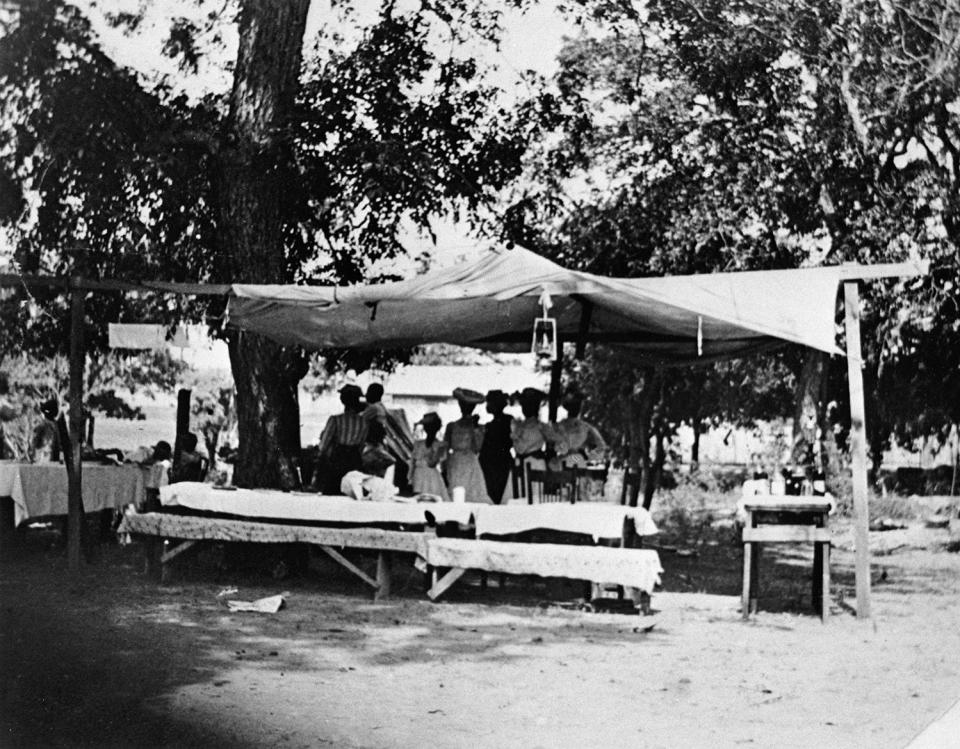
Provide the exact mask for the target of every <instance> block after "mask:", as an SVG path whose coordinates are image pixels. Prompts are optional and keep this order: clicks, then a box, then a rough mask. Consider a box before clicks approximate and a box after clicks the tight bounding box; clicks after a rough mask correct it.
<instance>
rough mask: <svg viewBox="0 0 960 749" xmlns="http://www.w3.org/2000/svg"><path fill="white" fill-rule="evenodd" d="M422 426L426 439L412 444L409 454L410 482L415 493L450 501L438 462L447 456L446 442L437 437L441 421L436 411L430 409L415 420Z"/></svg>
mask: <svg viewBox="0 0 960 749" xmlns="http://www.w3.org/2000/svg"><path fill="white" fill-rule="evenodd" d="M417 424H419V425H421V426H423V431H424V432H425V433H426V435H427V437H426V439H422V440H417V441H416V442H415V443H414V444H413V454H412V455H411V456H410V484H411V485H412V486H413V491H414V492H415V493H416V494H434V495H436V496H438V497H440V498H441V499H442V500H443V501H444V502H449V501H450V495H449V494H448V493H447V486H446V484H444V483H443V476H442V475H441V474H440V464H441V463H442V462H443V460H444V458H446V457H447V450H448V448H447V443H445V442H442V441H440V440H438V439H437V434H439V432H440V427H441V425H442V422H441V421H440V417H439V416H437V414H436V413H434V412H433V411H430V412H429V413H426V414H424V415H423V418H422V419H420V421H418V422H417Z"/></svg>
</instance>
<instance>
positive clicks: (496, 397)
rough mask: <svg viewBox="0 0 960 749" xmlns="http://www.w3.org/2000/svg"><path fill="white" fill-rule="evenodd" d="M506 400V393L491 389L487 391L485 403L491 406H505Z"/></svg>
mask: <svg viewBox="0 0 960 749" xmlns="http://www.w3.org/2000/svg"><path fill="white" fill-rule="evenodd" d="M508 400H509V399H508V398H507V394H506V393H505V392H503V391H502V390H491V391H489V392H488V393H487V403H489V404H490V405H492V406H501V407H505V406H506V405H507V402H508Z"/></svg>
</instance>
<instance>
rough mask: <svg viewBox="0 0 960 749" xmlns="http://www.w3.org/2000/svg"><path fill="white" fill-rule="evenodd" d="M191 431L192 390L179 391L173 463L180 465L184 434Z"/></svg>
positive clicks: (175, 465) (176, 465) (176, 466)
mask: <svg viewBox="0 0 960 749" xmlns="http://www.w3.org/2000/svg"><path fill="white" fill-rule="evenodd" d="M189 431H190V390H188V389H187V388H182V389H180V390H178V391H177V421H176V433H175V434H174V439H173V465H174V468H179V466H180V453H181V452H182V451H183V436H184V435H185V434H186V433H187V432H189Z"/></svg>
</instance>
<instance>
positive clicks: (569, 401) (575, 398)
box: [560, 390, 583, 408]
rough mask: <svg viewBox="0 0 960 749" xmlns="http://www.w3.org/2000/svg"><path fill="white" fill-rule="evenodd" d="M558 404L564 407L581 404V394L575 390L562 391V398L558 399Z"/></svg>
mask: <svg viewBox="0 0 960 749" xmlns="http://www.w3.org/2000/svg"><path fill="white" fill-rule="evenodd" d="M560 405H562V406H563V407H564V408H567V407H568V406H582V405H583V395H582V394H580V393H578V392H577V391H576V390H568V391H567V392H566V393H564V396H563V400H561V401H560Z"/></svg>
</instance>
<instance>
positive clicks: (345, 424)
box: [313, 385, 367, 495]
mask: <svg viewBox="0 0 960 749" xmlns="http://www.w3.org/2000/svg"><path fill="white" fill-rule="evenodd" d="M362 396H363V391H362V390H361V389H360V388H358V387H357V386H356V385H344V386H343V387H342V388H340V402H341V403H342V404H343V413H342V414H337V415H335V416H331V417H330V418H329V419H328V420H327V424H326V426H325V427H324V428H323V432H322V433H321V434H320V446H319V448H318V450H317V453H318V455H319V457H320V459H321V460H322V461H323V464H322V466H319V467H318V468H320V470H318V471H317V472H316V473H315V475H314V479H313V480H314V483H315V484H318V485H319V488H320V490H321V491H322V492H323V493H324V494H330V495H336V494H340V482H341V481H342V480H343V477H344V476H346V475H347V474H348V473H350V472H351V471H359V470H361V467H362V466H361V457H362V454H363V444H364V440H365V439H366V437H367V423H366V422H365V421H364V420H363V417H362V416H361V415H360V414H361V412H362V411H363V402H362V400H361V398H362Z"/></svg>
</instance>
